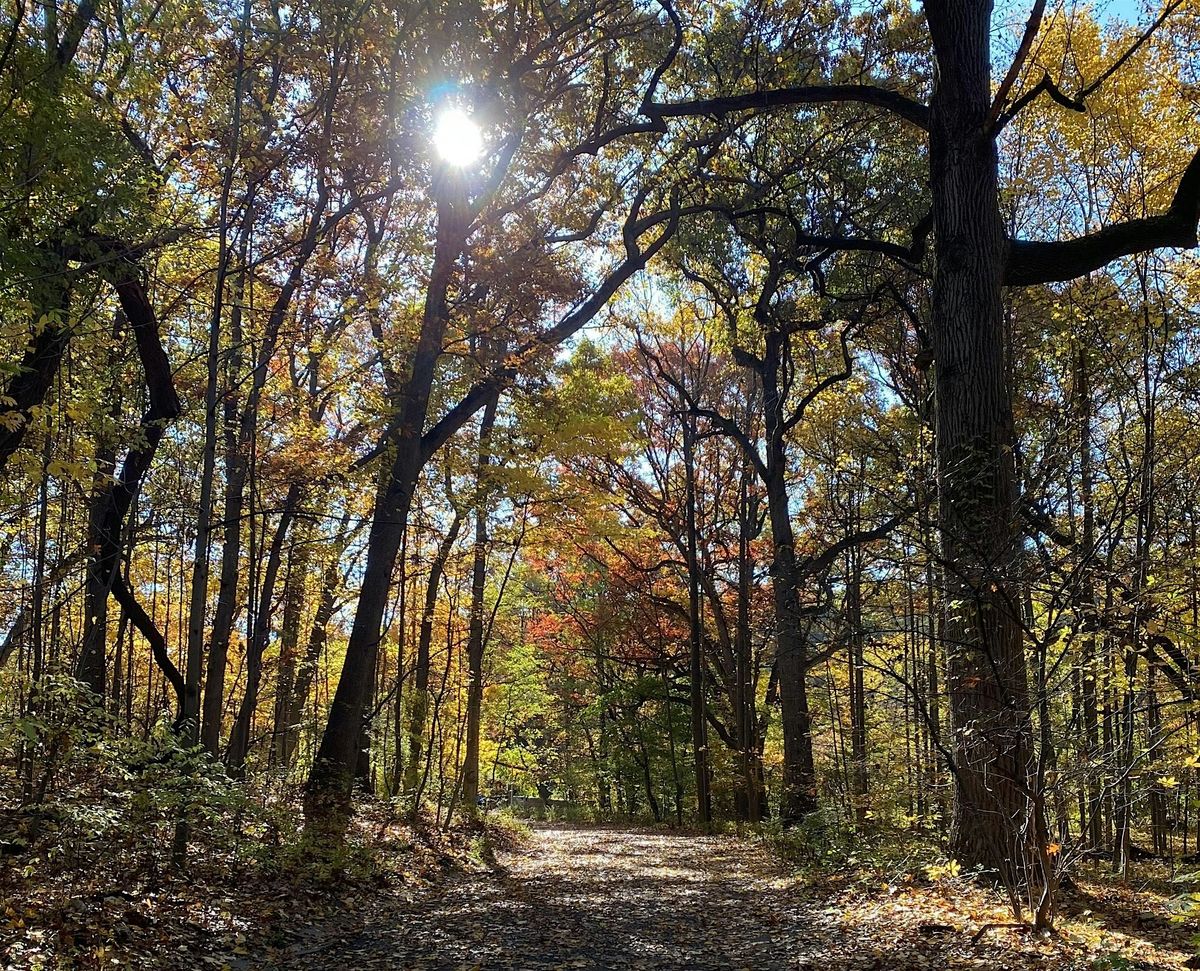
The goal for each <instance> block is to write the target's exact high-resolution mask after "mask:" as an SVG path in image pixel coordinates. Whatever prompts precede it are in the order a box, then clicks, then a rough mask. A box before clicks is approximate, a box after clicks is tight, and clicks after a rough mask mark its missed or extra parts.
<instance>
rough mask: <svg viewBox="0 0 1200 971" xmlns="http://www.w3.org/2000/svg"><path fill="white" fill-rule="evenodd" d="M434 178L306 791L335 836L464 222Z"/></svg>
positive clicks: (320, 824)
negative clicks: (382, 465)
mask: <svg viewBox="0 0 1200 971" xmlns="http://www.w3.org/2000/svg"><path fill="white" fill-rule="evenodd" d="M438 178H439V181H440V184H439V185H435V188H434V192H435V195H436V196H437V210H438V229H437V239H436V241H435V244H434V257H433V269H432V272H431V274H430V281H429V286H428V288H427V290H426V295H425V308H424V313H423V316H422V321H421V332H420V335H419V337H418V338H417V345H416V348H415V349H414V352H413V361H412V370H411V372H410V374H409V377H408V382H407V385H406V387H405V388H404V394H403V396H402V402H401V408H400V416H399V417H400V420H399V423H398V427H397V428H396V430H395V434H394V435H393V443H394V445H393V447H394V449H395V452H394V458H393V462H392V466H391V468H390V470H389V471H388V474H387V475H386V477H385V480H384V485H383V488H381V489H380V493H379V497H378V500H377V501H376V503H375V513H374V516H373V517H372V520H371V532H370V535H369V537H368V539H367V565H366V569H365V570H364V572H363V579H362V586H361V588H360V590H359V598H358V609H357V610H356V611H355V614H354V624H353V626H352V628H351V631H350V639H349V642H348V643H347V645H346V658H345V661H344V662H343V664H342V673H341V676H340V677H339V678H338V686H337V691H336V692H335V694H334V698H333V704H332V705H331V706H330V709H329V720H328V722H327V723H326V725H325V731H324V733H323V734H322V736H321V745H320V748H319V750H318V752H317V758H316V761H315V762H314V763H313V767H312V771H311V772H310V773H309V778H308V786H307V789H306V793H305V819H306V824H307V826H308V827H309V828H310V829H315V830H321V831H324V832H326V833H328V834H329V835H332V836H334V837H338V838H340V836H341V835H342V834H343V833H344V830H345V826H346V824H347V823H348V822H349V815H350V791H351V786H352V783H353V776H354V767H355V764H356V763H357V761H358V738H359V733H360V731H361V729H362V720H363V711H364V706H365V704H366V699H367V696H368V693H369V690H370V687H371V685H370V678H371V676H372V674H373V673H374V671H375V657H376V654H377V653H378V651H379V640H380V636H381V628H382V625H383V615H384V611H385V610H386V608H387V602H388V593H389V590H390V587H391V581H392V568H393V567H394V566H395V563H396V555H397V553H399V551H400V540H401V538H402V537H403V535H404V530H405V528H406V527H407V525H408V513H409V509H410V507H411V505H412V499H413V493H414V491H415V490H416V487H417V479H418V477H419V476H420V474H421V469H422V467H423V466H424V464H425V454H424V450H423V447H422V445H423V443H422V436H423V434H424V431H425V422H426V419H427V418H428V414H429V396H430V393H431V392H432V390H433V380H434V375H435V372H436V368H437V361H438V358H439V357H440V356H441V354H442V341H443V338H444V336H445V332H446V325H447V321H448V317H449V305H448V294H449V290H450V283H451V277H452V274H453V270H454V264H455V262H456V261H457V260H458V257H459V255H460V254H461V253H462V249H463V246H464V244H465V240H466V234H467V231H468V227H469V217H468V213H467V202H466V198H465V186H464V185H463V183H462V182H461V181H459V180H458V178H457V176H456V175H455V174H454V173H451V172H447V171H445V170H442V171H441V172H440V173H439V176H438Z"/></svg>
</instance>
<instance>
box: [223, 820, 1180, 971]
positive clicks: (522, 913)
mask: <svg viewBox="0 0 1200 971" xmlns="http://www.w3.org/2000/svg"><path fill="white" fill-rule="evenodd" d="M839 882H841V883H842V885H841V886H839ZM948 889H949V888H947V887H944V886H942V887H931V886H924V887H923V886H920V885H919V884H908V885H903V886H897V885H888V884H880V885H879V886H878V887H875V888H865V887H864V886H863V885H862V884H861V883H860V882H855V883H853V884H850V883H847V882H845V881H838V880H836V879H835V880H832V881H821V882H817V883H813V882H811V881H806V880H803V879H801V878H800V877H798V876H797V875H796V874H795V872H794V870H792V869H791V868H789V867H787V866H786V865H784V864H783V863H781V862H780V861H779V860H778V858H777V857H775V856H773V855H771V854H770V853H769V852H767V851H766V849H765V848H764V847H763V846H762V845H761V844H757V843H752V842H748V841H743V840H739V839H737V838H734V837H730V836H696V835H688V834H682V833H672V832H664V831H662V830H628V829H615V828H603V827H573V826H551V825H543V826H539V827H537V828H536V829H535V830H534V832H533V835H532V837H531V838H530V839H529V840H528V841H527V842H526V843H525V844H524V845H522V846H519V847H514V848H512V849H510V850H508V851H505V852H501V853H499V854H497V858H496V860H495V865H494V866H493V867H492V868H491V869H490V870H486V871H479V872H475V873H465V874H457V875H455V876H454V877H452V878H451V879H450V880H449V881H447V882H446V883H444V884H443V885H442V886H440V887H439V888H437V889H436V890H433V891H431V892H429V893H428V894H425V895H420V896H418V897H417V898H416V899H414V900H412V901H410V902H409V903H407V904H403V903H396V904H394V905H389V903H388V902H387V901H386V899H384V898H376V899H375V900H374V901H373V902H371V903H370V905H368V906H365V907H360V908H357V909H355V910H353V911H352V912H349V913H343V914H339V915H338V916H337V917H335V918H331V919H329V920H326V921H323V922H320V923H316V924H314V925H311V926H307V927H305V928H303V929H301V930H300V931H299V932H298V934H297V937H298V939H297V940H295V941H294V942H293V943H291V944H290V945H288V946H287V947H284V948H282V949H280V950H278V951H276V952H275V954H274V955H273V956H272V958H271V959H269V960H268V961H266V962H265V963H261V962H255V961H249V960H248V961H245V962H244V963H242V964H241V965H240V966H241V967H243V968H260V967H262V968H295V969H310V968H311V969H316V968H347V969H373V968H412V969H421V968H454V969H475V968H480V969H486V968H529V969H540V968H592V969H602V968H618V969H620V968H630V969H634V968H689V969H702V971H707V969H717V968H722V969H726V968H728V969H743V968H754V969H759V968H762V969H795V971H808V969H814V971H815V969H822V971H834V969H838V971H840V969H874V968H981V969H983V968H986V969H998V968H1035V967H1036V968H1068V967H1076V968H1097V967H1099V968H1109V967H1113V968H1171V967H1184V966H1185V964H1184V962H1186V961H1187V960H1188V959H1189V958H1190V957H1191V955H1192V954H1193V953H1194V952H1193V951H1192V950H1191V948H1189V947H1188V946H1187V944H1186V940H1187V938H1188V937H1189V936H1190V935H1189V932H1188V931H1187V930H1186V929H1185V928H1182V927H1180V926H1178V925H1172V924H1170V923H1169V921H1168V920H1167V918H1166V915H1165V912H1164V911H1163V909H1162V907H1161V898H1153V897H1149V896H1146V897H1141V896H1140V895H1139V894H1138V893H1137V892H1136V891H1132V890H1130V889H1129V888H1121V889H1122V891H1124V894H1123V895H1122V896H1121V897H1120V898H1119V899H1117V900H1116V901H1109V902H1108V903H1107V904H1106V902H1105V901H1106V899H1107V898H1106V897H1105V896H1104V895H1103V894H1102V893H1100V894H1096V895H1089V894H1088V893H1087V891H1085V890H1080V891H1078V892H1076V893H1075V894H1074V896H1073V897H1072V899H1071V900H1070V901H1069V903H1068V907H1067V909H1068V911H1069V913H1068V914H1066V915H1064V920H1063V930H1062V933H1061V934H1060V935H1056V936H1053V937H1051V936H1044V937H1037V938H1035V937H1033V936H1032V935H1030V934H1029V933H1028V932H1027V931H1022V930H1014V929H1012V928H1007V927H1004V928H995V929H992V930H990V931H985V933H984V935H983V937H982V939H981V940H979V941H975V940H973V938H974V936H975V934H976V932H978V931H979V930H980V929H981V928H982V927H983V926H984V925H985V924H988V923H990V922H992V921H996V922H1007V921H1011V917H1010V916H1009V915H1008V914H1007V912H1006V911H1005V910H1004V908H1003V907H1002V906H1000V902H999V901H998V900H997V899H995V898H993V897H992V896H991V895H989V894H986V893H983V892H981V891H978V890H975V889H973V888H970V889H969V888H966V887H965V886H960V887H958V888H957V892H947V891H948ZM1106 907H1107V908H1111V909H1112V910H1113V912H1112V913H1106ZM1139 907H1148V908H1150V909H1149V910H1145V911H1142V910H1139V909H1138V908H1139ZM1131 911H1132V912H1131Z"/></svg>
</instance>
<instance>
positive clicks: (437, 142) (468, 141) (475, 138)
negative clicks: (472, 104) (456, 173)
mask: <svg viewBox="0 0 1200 971" xmlns="http://www.w3.org/2000/svg"><path fill="white" fill-rule="evenodd" d="M433 147H434V148H435V149H436V150H437V153H438V155H439V156H440V157H441V159H442V161H444V162H446V163H447V164H448V165H457V166H459V167H463V166H467V165H470V164H471V163H472V162H475V161H477V160H478V158H479V156H480V155H481V154H483V133H482V132H481V131H480V130H479V126H478V125H477V124H475V122H474V121H472V120H471V116H470V115H468V114H467V113H466V112H465V111H464V110H463V109H462V108H446V109H445V110H444V111H442V113H441V114H440V115H438V119H437V126H436V127H435V128H434V131H433Z"/></svg>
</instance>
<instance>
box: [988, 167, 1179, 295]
mask: <svg viewBox="0 0 1200 971" xmlns="http://www.w3.org/2000/svg"><path fill="white" fill-rule="evenodd" d="M1197 222H1200V151H1197V152H1196V154H1195V155H1193V156H1192V161H1191V163H1190V164H1189V165H1188V167H1187V170H1186V171H1185V172H1184V174H1183V178H1181V179H1180V180H1179V186H1178V188H1177V189H1176V190H1175V197H1174V199H1173V200H1172V201H1171V206H1170V208H1169V209H1168V210H1167V211H1166V212H1165V213H1162V214H1160V215H1157V216H1146V217H1144V218H1141V219H1130V220H1127V221H1126V222H1120V223H1115V224H1114V225H1112V226H1105V227H1104V228H1103V229H1100V230H1097V231H1096V232H1094V233H1088V234H1087V235H1086V236H1080V237H1078V238H1077V239H1068V240H1059V241H1056V242H1036V241H1033V240H1024V239H1014V240H1010V241H1009V247H1008V262H1007V265H1006V268H1005V274H1004V283H1005V285H1006V286H1010V287H1027V286H1031V285H1033V284H1037V283H1054V282H1057V281H1063V280H1074V279H1076V278H1077V277H1081V276H1083V275H1085V274H1087V273H1090V272H1092V271H1093V270H1099V269H1101V268H1102V267H1104V266H1106V265H1108V264H1109V263H1111V262H1112V261H1113V260H1115V259H1118V258H1120V257H1122V256H1132V255H1133V254H1135V253H1145V252H1147V251H1149V250H1155V249H1165V248H1168V247H1174V248H1178V249H1194V248H1195V247H1196V245H1197V238H1196V224H1197Z"/></svg>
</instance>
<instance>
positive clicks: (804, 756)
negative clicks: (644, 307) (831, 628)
mask: <svg viewBox="0 0 1200 971" xmlns="http://www.w3.org/2000/svg"><path fill="white" fill-rule="evenodd" d="M784 340H786V337H784V336H782V335H780V334H779V333H777V332H774V331H769V332H768V333H767V335H766V345H765V351H764V357H763V367H762V369H761V372H760V374H761V377H762V382H763V406H764V413H765V419H766V421H765V431H766V452H767V456H766V457H767V461H766V477H765V482H764V484H765V486H766V492H767V512H768V515H769V517H770V522H771V543H772V556H771V588H772V594H773V597H774V601H775V629H776V645H775V668H776V670H777V671H778V675H779V702H780V709H781V715H782V718H781V721H782V728H783V785H782V788H781V791H780V795H779V818H780V820H781V821H782V822H783V823H784V824H785V825H787V824H789V823H794V822H796V821H797V820H799V819H801V818H803V817H804V816H806V815H808V814H809V813H811V812H814V811H815V810H816V808H817V780H816V770H815V768H814V765H813V749H812V717H811V715H810V713H809V709H808V686H807V684H806V674H807V670H808V664H807V662H808V658H807V643H806V638H805V635H804V617H803V613H802V611H801V606H800V586H799V585H800V579H801V577H800V568H799V564H798V562H797V558H796V537H795V533H794V532H793V530H792V511H791V506H790V504H789V503H788V492H787V478H786V477H787V452H786V445H785V442H784V436H785V429H784V418H783V416H784V409H785V408H786V402H785V401H784V400H783V397H784V396H783V394H782V393H781V390H780V387H779V370H780V366H781V363H782V361H781V342H782V341H784Z"/></svg>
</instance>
